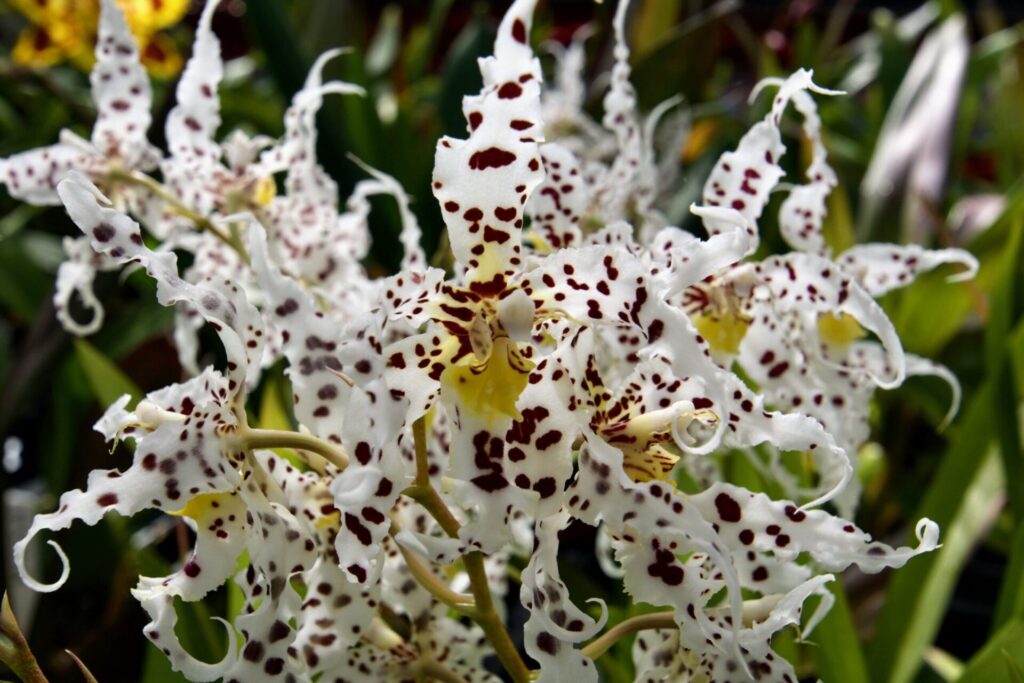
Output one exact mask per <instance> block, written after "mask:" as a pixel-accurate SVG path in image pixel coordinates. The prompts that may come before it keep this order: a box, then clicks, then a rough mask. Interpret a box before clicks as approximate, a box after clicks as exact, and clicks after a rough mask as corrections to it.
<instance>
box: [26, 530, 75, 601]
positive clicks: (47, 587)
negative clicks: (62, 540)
mask: <svg viewBox="0 0 1024 683" xmlns="http://www.w3.org/2000/svg"><path fill="white" fill-rule="evenodd" d="M32 538H34V534H33V535H30V536H28V537H26V538H24V539H22V540H21V541H19V542H18V543H16V544H15V545H14V564H15V566H16V567H17V568H18V574H19V575H20V576H21V581H22V583H24V584H25V585H26V586H28V587H29V588H31V589H32V590H34V591H36V592H37V593H52V592H54V591H55V590H57V589H59V588H60V587H61V586H63V585H64V584H65V582H67V580H68V577H69V576H70V575H71V563H70V562H69V561H68V556H67V555H66V554H64V549H63V548H61V547H60V545H59V544H58V543H57V542H56V541H47V542H46V543H47V545H49V546H50V547H52V548H53V549H54V551H55V552H56V553H57V557H59V558H60V564H61V570H60V577H58V578H57V580H56V581H54V582H53V583H42V582H40V581H36V580H35V579H34V578H32V576H31V575H30V574H29V573H28V569H27V568H26V567H25V550H26V548H27V547H28V543H29V542H30V541H31V540H32Z"/></svg>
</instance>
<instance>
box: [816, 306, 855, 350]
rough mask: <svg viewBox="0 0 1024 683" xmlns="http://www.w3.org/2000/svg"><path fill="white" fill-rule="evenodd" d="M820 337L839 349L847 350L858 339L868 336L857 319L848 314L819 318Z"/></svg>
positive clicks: (821, 316) (828, 315)
mask: <svg viewBox="0 0 1024 683" xmlns="http://www.w3.org/2000/svg"><path fill="white" fill-rule="evenodd" d="M818 335H819V336H820V337H821V340H822V341H823V342H825V343H826V344H828V345H829V346H832V347H834V348H837V349H845V348H848V347H849V346H850V344H852V343H853V342H855V341H857V340H858V339H863V338H864V337H865V336H867V331H865V329H864V328H863V327H861V325H860V323H859V322H857V319H856V318H854V317H853V316H852V315H850V314H848V313H840V314H839V315H831V314H828V313H824V314H822V315H820V316H818Z"/></svg>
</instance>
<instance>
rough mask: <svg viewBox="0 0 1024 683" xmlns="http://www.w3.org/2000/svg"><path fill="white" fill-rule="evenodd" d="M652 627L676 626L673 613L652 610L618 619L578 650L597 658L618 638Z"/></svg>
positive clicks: (587, 655)
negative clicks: (623, 619) (617, 621)
mask: <svg viewBox="0 0 1024 683" xmlns="http://www.w3.org/2000/svg"><path fill="white" fill-rule="evenodd" d="M654 628H676V621H675V616H674V614H673V613H672V612H671V611H666V612H652V613H651V614H639V615H637V616H635V617H630V618H629V619H626V620H625V621H620V622H619V623H618V624H616V625H615V626H613V627H612V628H610V629H608V630H607V631H605V632H604V633H602V634H601V635H600V636H598V637H597V638H594V639H593V640H592V641H590V642H589V643H587V644H586V645H584V646H583V648H582V649H581V650H580V652H582V653H583V655H584V656H586V657H590V658H591V659H597V658H598V657H600V656H601V655H603V654H604V653H605V652H607V651H608V650H609V649H611V647H612V645H614V644H615V643H616V641H618V640H619V638H622V637H624V636H628V635H629V634H630V633H636V632H637V631H646V630H648V629H654Z"/></svg>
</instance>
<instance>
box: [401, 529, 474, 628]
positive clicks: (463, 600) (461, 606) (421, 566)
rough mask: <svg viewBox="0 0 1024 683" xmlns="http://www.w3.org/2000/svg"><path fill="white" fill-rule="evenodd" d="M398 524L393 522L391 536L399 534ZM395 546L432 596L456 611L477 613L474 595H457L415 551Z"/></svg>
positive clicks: (413, 573) (416, 577) (414, 575)
mask: <svg viewBox="0 0 1024 683" xmlns="http://www.w3.org/2000/svg"><path fill="white" fill-rule="evenodd" d="M397 530H398V526H397V523H396V522H395V521H394V520H392V521H391V535H392V536H394V535H395V534H396V533H398V531H397ZM395 545H397V546H398V550H399V551H401V553H402V558H403V559H404V560H405V564H406V565H408V567H409V571H410V572H411V573H412V576H413V578H414V579H416V580H417V581H419V583H420V585H421V586H423V587H424V588H426V589H427V590H428V591H430V594H431V595H433V596H434V597H435V598H437V599H438V600H440V601H441V602H443V603H444V604H446V605H448V606H449V607H451V608H452V609H454V610H457V611H459V612H462V613H463V614H467V615H472V614H474V613H475V611H476V610H475V609H474V602H473V596H472V595H465V594H463V593H456V592H455V591H453V590H452V589H451V588H449V587H448V586H447V585H445V583H444V582H443V581H441V580H440V579H439V578H437V576H436V575H435V574H434V572H432V571H430V567H428V566H427V565H426V564H425V563H424V562H423V560H422V559H420V557H419V555H417V554H416V553H414V552H413V551H411V550H409V549H408V548H405V547H404V546H403V545H402V544H401V543H398V542H397V541H396V543H395Z"/></svg>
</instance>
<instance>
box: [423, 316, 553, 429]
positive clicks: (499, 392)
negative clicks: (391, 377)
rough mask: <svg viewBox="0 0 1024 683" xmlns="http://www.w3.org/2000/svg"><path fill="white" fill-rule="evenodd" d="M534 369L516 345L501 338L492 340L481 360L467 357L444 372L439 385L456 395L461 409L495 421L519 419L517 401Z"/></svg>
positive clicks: (509, 340)
mask: <svg viewBox="0 0 1024 683" xmlns="http://www.w3.org/2000/svg"><path fill="white" fill-rule="evenodd" d="M533 367H534V364H533V362H532V361H530V360H527V359H526V358H524V357H523V356H522V354H521V352H520V351H519V349H518V347H517V345H516V343H515V342H514V341H512V340H511V339H509V338H508V337H505V336H502V337H498V338H497V339H495V340H494V342H493V345H492V347H491V352H490V354H489V355H488V356H487V358H485V359H484V360H483V361H479V362H474V360H473V358H472V357H470V359H469V360H468V361H464V362H462V363H459V364H457V365H453V366H451V367H449V368H448V369H446V370H445V371H444V372H443V373H442V375H441V384H442V386H444V387H446V388H447V389H449V390H451V391H453V392H455V394H456V395H457V396H458V398H459V405H460V408H461V409H462V410H467V411H472V412H474V413H477V414H480V415H483V416H485V417H490V416H492V417H493V418H494V419H496V420H497V419H501V418H504V417H512V418H515V419H520V418H521V417H522V416H521V415H520V414H519V411H518V410H517V409H516V400H517V399H518V398H519V395H520V394H521V393H522V392H523V389H525V388H526V384H527V381H528V380H529V377H530V371H531V370H532V369H533Z"/></svg>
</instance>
